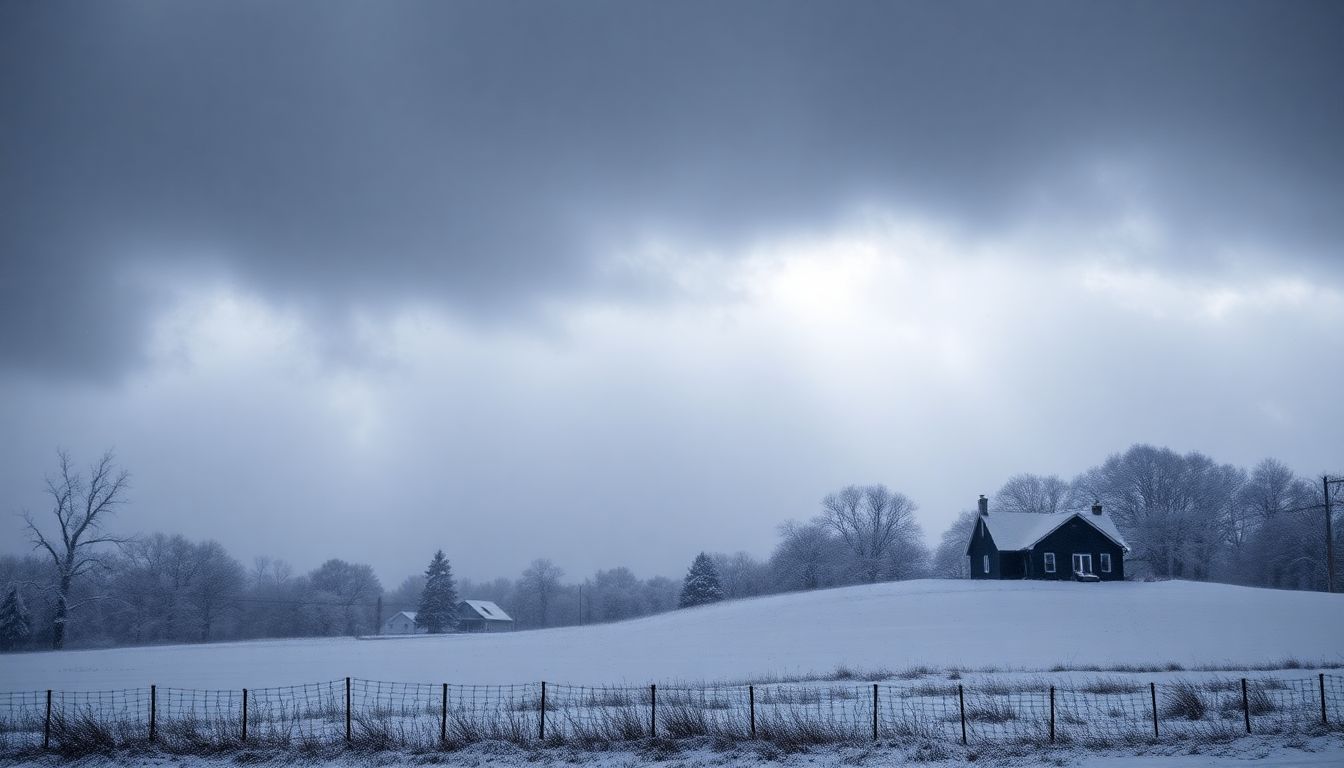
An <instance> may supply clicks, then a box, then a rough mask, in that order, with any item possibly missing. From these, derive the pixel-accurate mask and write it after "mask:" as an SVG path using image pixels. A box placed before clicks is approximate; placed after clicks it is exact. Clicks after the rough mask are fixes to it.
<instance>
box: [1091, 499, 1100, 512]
mask: <svg viewBox="0 0 1344 768" xmlns="http://www.w3.org/2000/svg"><path fill="white" fill-rule="evenodd" d="M1092 514H1094V515H1100V514H1101V502H1100V501H1094V502H1092Z"/></svg>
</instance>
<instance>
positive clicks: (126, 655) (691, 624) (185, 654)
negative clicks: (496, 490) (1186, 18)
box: [0, 580, 1344, 690]
mask: <svg viewBox="0 0 1344 768" xmlns="http://www.w3.org/2000/svg"><path fill="white" fill-rule="evenodd" d="M1340 638H1344V596H1340V595H1325V594H1320V593H1308V592H1286V591H1276V590H1265V589H1254V588H1248V587H1233V586H1227V585H1221V584H1198V583H1192V582H1161V583H1147V584H1146V583H1134V582H1120V583H1107V584H1075V583H1069V582H1060V583H1052V582H972V581H939V580H921V581H907V582H898V583H892V584H877V585H872V586H861V587H846V588H843V589H832V590H822V591H816V592H805V593H795V594H788V595H775V596H771V597H763V598H757V599H753V600H740V601H733V602H727V603H720V604H717V605H711V606H705V607H701V608H694V609H688V610H683V611H676V612H673V613H668V614H662V615H659V616H652V617H648V618H644V619H638V620H634V621H626V622H620V623H616V624H605V625H596V626H589V627H572V628H563V629H550V630H539V631H532V632H515V633H510V634H495V635H448V636H442V637H411V638H403V639H384V640H376V641H364V640H353V639H344V638H341V639H311V640H284V641H259V642H248V643H226V644H215V645H189V646H166V647H164V646H160V647H152V648H122V649H111V650H98V651H65V652H59V653H58V652H49V653H30V654H17V655H15V654H11V655H6V656H0V689H3V690H40V689H45V688H57V689H67V690H74V689H81V690H90V689H100V688H119V687H131V686H140V685H146V684H148V683H151V682H154V683H158V684H159V685H172V686H181V687H201V688H225V687H228V688H237V687H243V686H247V687H262V686H276V685H285V684H291V683H299V682H305V681H318V680H331V679H336V678H340V677H345V676H347V675H349V676H354V677H364V678H369V679H380V680H397V681H424V682H437V681H453V682H460V683H511V682H524V681H534V680H551V681H558V682H572V683H619V682H639V683H643V682H648V681H670V680H743V679H746V678H750V677H755V676H761V675H769V674H792V673H807V672H829V671H831V670H833V669H834V668H835V667H836V666H838V665H841V664H844V665H849V666H851V667H858V668H874V667H887V668H891V669H900V668H902V667H908V666H913V665H917V664H926V665H930V666H961V667H984V666H990V667H998V668H1022V669H1048V668H1049V667H1051V666H1053V665H1056V664H1066V665H1085V664H1103V665H1106V664H1119V663H1126V664H1146V663H1147V664H1151V663H1165V662H1179V663H1181V664H1185V665H1187V666H1193V665H1201V664H1222V663H1229V664H1254V663H1260V662H1268V661H1277V660H1280V659H1284V658H1287V657H1296V658H1299V659H1302V660H1304V661H1322V660H1339V659H1341V658H1344V643H1342V642H1341V640H1340Z"/></svg>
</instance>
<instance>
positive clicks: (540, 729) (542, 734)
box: [537, 680, 546, 741]
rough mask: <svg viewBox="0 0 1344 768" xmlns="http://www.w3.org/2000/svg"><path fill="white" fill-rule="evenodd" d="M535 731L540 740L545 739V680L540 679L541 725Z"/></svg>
mask: <svg viewBox="0 0 1344 768" xmlns="http://www.w3.org/2000/svg"><path fill="white" fill-rule="evenodd" d="M537 731H538V733H539V735H540V738H541V740H542V741H545V740H546V681H545V680H542V681H541V725H540V726H538V728H537Z"/></svg>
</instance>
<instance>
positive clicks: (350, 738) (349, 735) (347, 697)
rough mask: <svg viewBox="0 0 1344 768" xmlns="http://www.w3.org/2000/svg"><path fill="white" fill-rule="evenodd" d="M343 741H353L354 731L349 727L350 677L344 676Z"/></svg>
mask: <svg viewBox="0 0 1344 768" xmlns="http://www.w3.org/2000/svg"><path fill="white" fill-rule="evenodd" d="M345 741H346V743H349V742H351V741H354V731H353V730H352V729H351V728H350V678H348V677H347V678H345Z"/></svg>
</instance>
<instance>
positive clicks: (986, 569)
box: [984, 555, 989, 573]
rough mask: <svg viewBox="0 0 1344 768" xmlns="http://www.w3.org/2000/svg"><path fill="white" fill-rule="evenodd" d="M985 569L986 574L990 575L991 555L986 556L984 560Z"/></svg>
mask: <svg viewBox="0 0 1344 768" xmlns="http://www.w3.org/2000/svg"><path fill="white" fill-rule="evenodd" d="M984 569H985V573H989V555H985V559H984Z"/></svg>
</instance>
